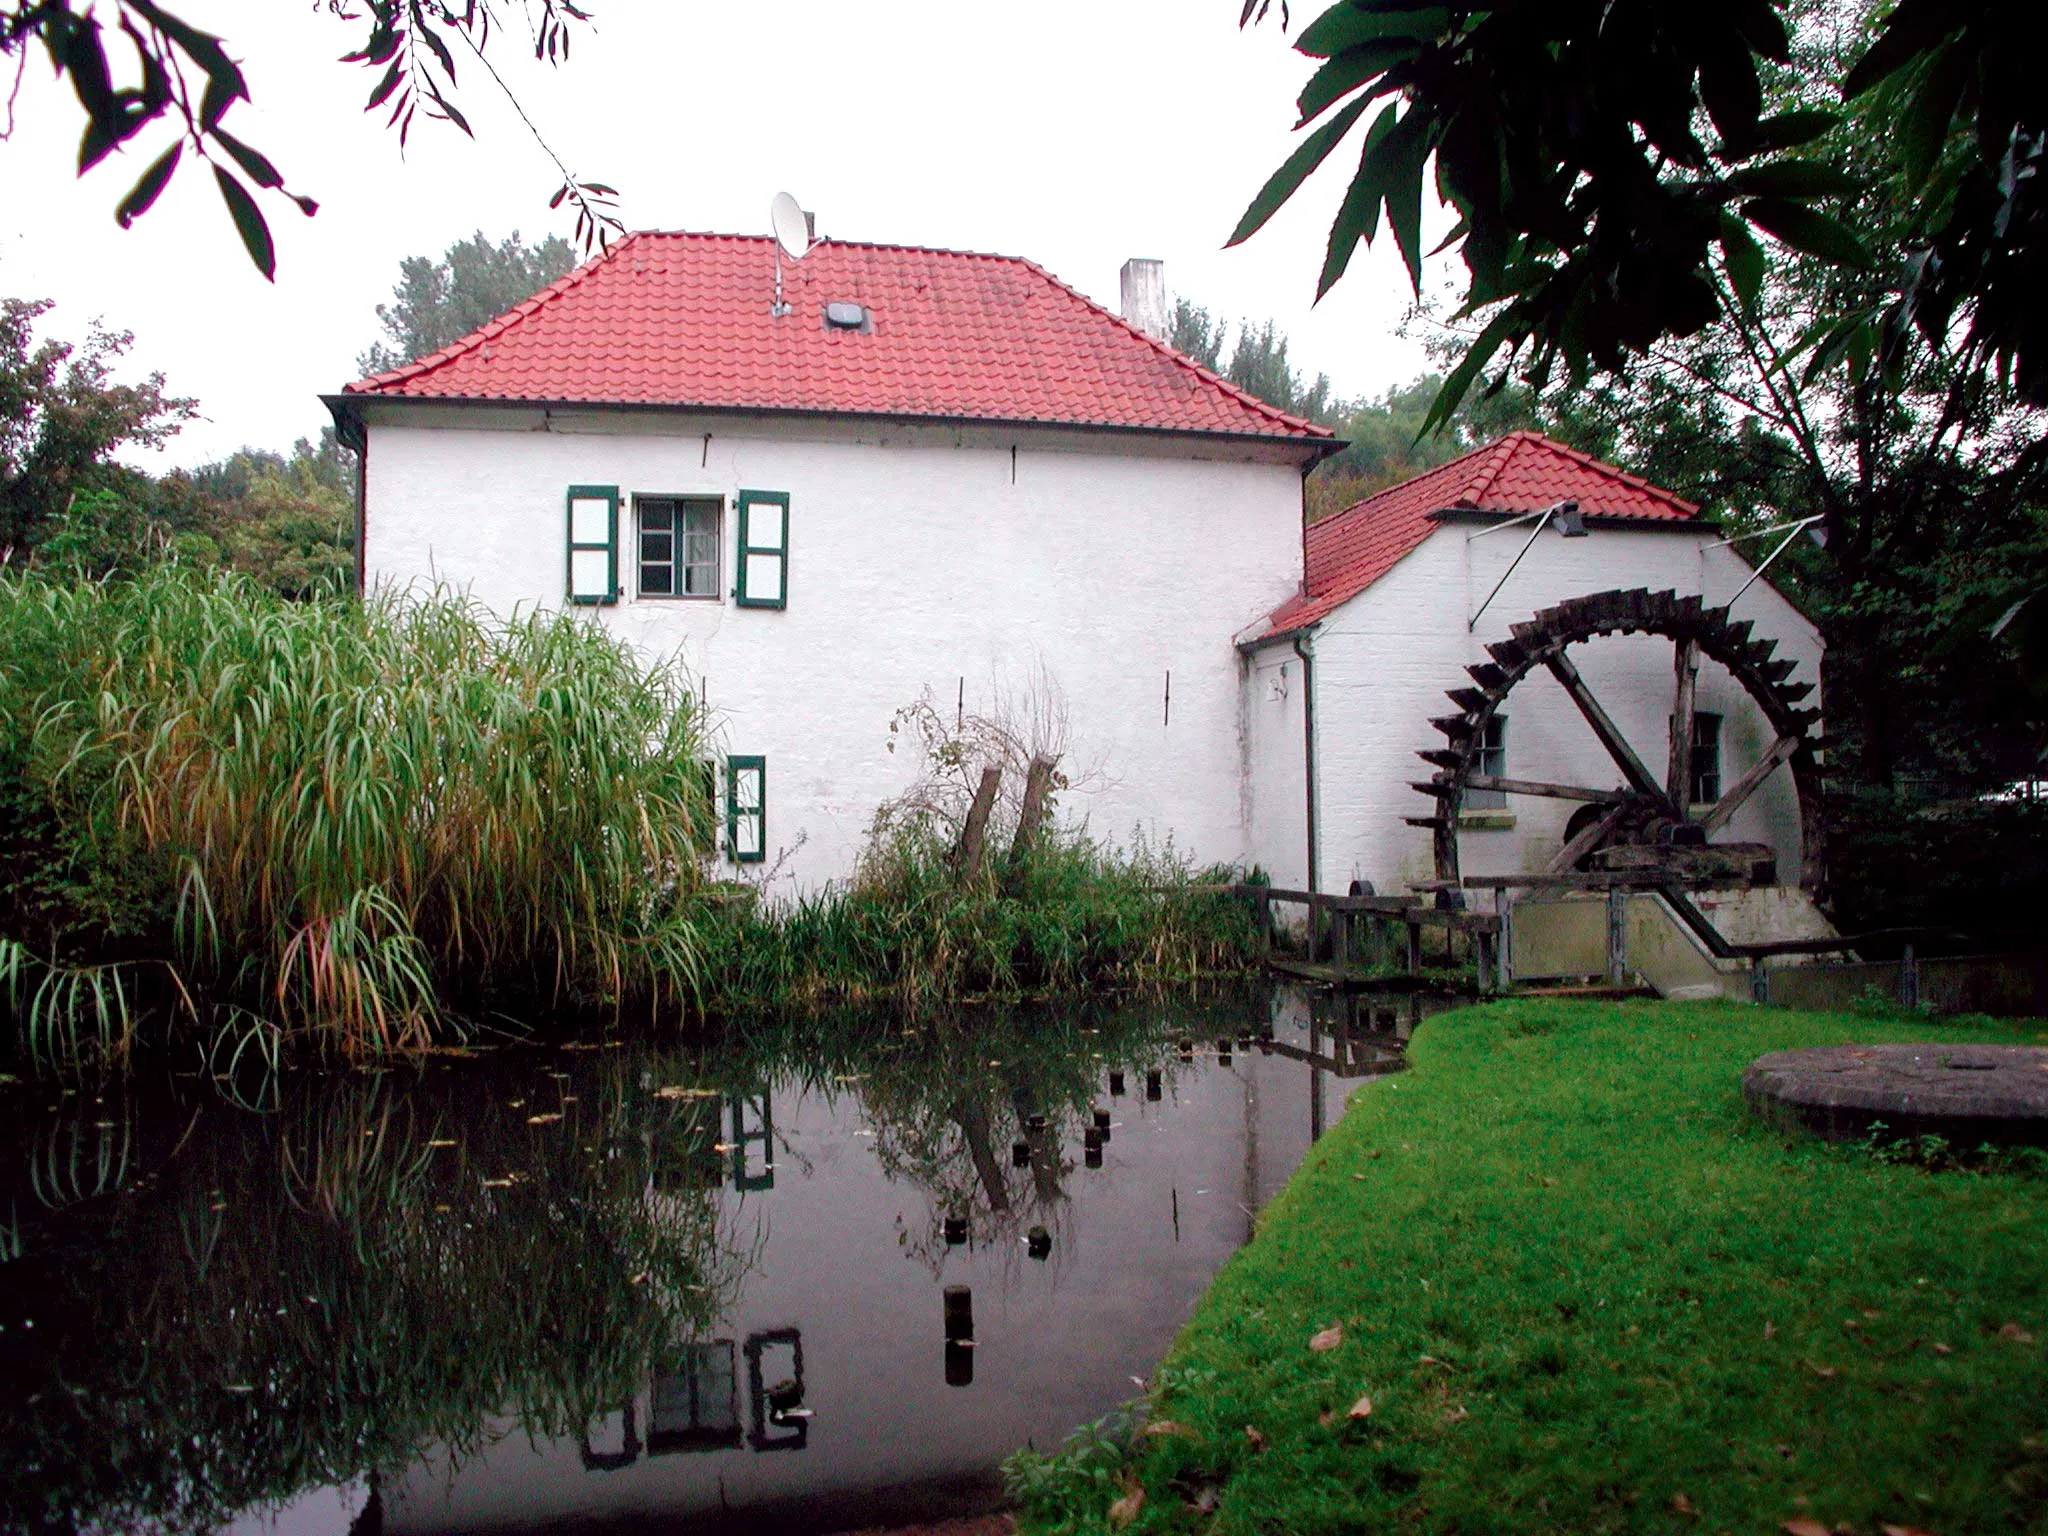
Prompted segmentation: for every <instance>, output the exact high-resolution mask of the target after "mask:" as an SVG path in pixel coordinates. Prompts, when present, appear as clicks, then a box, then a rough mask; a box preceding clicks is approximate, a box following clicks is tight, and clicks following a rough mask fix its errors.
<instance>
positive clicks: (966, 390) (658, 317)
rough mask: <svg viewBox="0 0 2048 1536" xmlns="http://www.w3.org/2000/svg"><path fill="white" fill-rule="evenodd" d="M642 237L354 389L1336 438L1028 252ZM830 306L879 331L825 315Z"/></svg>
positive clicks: (412, 395)
mask: <svg viewBox="0 0 2048 1536" xmlns="http://www.w3.org/2000/svg"><path fill="white" fill-rule="evenodd" d="M782 273H783V277H782V281H783V292H784V296H785V298H786V300H787V302H788V303H789V305H790V313H789V314H787V315H784V316H781V317H779V318H778V317H777V316H775V315H774V314H772V313H771V312H770V307H771V305H772V304H773V302H774V298H775V247H774V242H773V241H771V240H769V239H766V238H757V237H752V236H740V235H700V234H636V235H632V236H630V237H628V238H627V239H625V240H622V241H621V242H619V244H617V245H616V246H614V247H613V248H612V249H611V251H610V252H609V253H608V254H606V255H604V256H600V257H598V258H597V259H596V260H594V261H591V262H588V263H586V264H585V265H583V266H581V267H578V268H577V269H576V270H575V271H574V272H571V273H570V274H569V275H568V276H567V277H565V278H563V279H562V280H561V281H560V282H558V283H555V284H553V285H552V286H551V287H548V288H546V289H544V290H542V291H541V292H540V293H538V294H536V295H535V296H534V297H533V298H531V299H528V300H527V301H526V302H525V303H523V304H521V305H519V306H518V307H517V308H515V309H513V310H511V311H509V312H508V313H506V314H504V315H501V316H500V317H499V318H497V319H496V320H493V321H492V322H491V323H490V324H488V325H486V326H484V327H483V328H482V329H481V330H479V331H476V332H475V333H473V334H471V335H469V336H465V337H463V338H462V340H460V341H458V342H456V343H454V344H453V345H451V346H449V347H446V348H443V349H442V350H441V351H439V352H435V353H433V354H431V355H430V356H427V357H424V358H421V359H420V360H419V361H418V362H414V363H408V364H407V365H406V366H404V367H402V368H397V369H393V370H392V371H391V372H389V373H382V374H378V375H377V376H376V377H374V378H369V379H365V380H363V381H361V382H360V383H356V384H351V385H349V386H348V389H347V393H348V394H349V395H352V396H381V397H387V398H388V397H399V398H404V399H413V400H496V401H520V402H534V403H548V404H572V403H573V404H598V405H641V406H661V407H690V408H701V409H705V410H746V411H791V412H805V413H829V414H853V415H864V416H886V417H895V418H906V417H907V418H923V419H933V420H943V421H989V422H1004V423H1045V424H1052V425H1061V426H1080V427H1114V428H1135V429H1139V430H1149V431H1160V432H1193V433H1222V434H1229V435H1232V436H1253V437H1265V438H1282V439H1286V438H1295V439H1302V440H1305V441H1310V440H1319V441H1326V440H1328V439H1330V438H1331V436H1332V434H1331V432H1330V431H1329V429H1328V428H1326V427H1320V426H1317V425H1315V424H1314V423H1312V422H1308V421H1303V420H1301V419H1299V418H1298V417H1294V416H1290V415H1288V414H1286V413H1285V412H1284V411H1280V410H1278V409H1276V408H1275V407H1273V406H1271V405H1268V404H1267V403H1266V402H1264V401H1262V400H1259V399H1257V398H1256V397H1254V396H1252V395H1249V394H1247V393H1245V391H1243V390H1241V389H1239V388H1238V387H1237V386H1235V385H1234V384H1231V383H1229V382H1228V381H1226V380H1224V379H1222V378H1219V377H1218V376H1217V375H1215V374H1214V373H1212V372H1210V371H1209V370H1208V369H1206V368H1203V367H1201V366H1200V365H1199V364H1197V363H1195V362H1194V361H1193V360H1191V359H1189V358H1187V357H1184V356H1182V355H1181V354H1180V353H1178V352H1176V351H1174V350H1173V349H1172V348H1171V347H1169V346H1166V345H1165V344H1164V343H1162V342H1159V341H1156V340H1154V339H1153V338H1152V337H1150V336H1148V335H1146V334H1145V333H1144V332H1143V331H1140V330H1138V329H1137V328H1136V327H1135V326H1132V325H1130V324H1129V323H1127V322H1126V321H1124V320H1123V319H1122V318H1120V317H1119V316H1117V315H1114V314H1111V313H1110V312H1109V311H1108V310H1106V309H1103V308H1102V307H1101V306H1099V305H1097V304H1094V303H1092V302H1090V301H1089V300H1088V299H1087V298H1085V297H1083V296H1082V295H1081V294H1079V293H1077V292H1075V291H1074V290H1073V289H1072V288H1069V287H1068V286H1067V285H1066V284H1065V283H1062V282H1060V281H1059V280H1058V279H1057V278H1055V277H1054V276H1053V275H1052V274H1051V273H1049V272H1047V271H1045V270H1044V269H1043V268H1041V267H1038V266H1035V265H1033V264H1032V263H1031V262H1028V261H1023V260H1019V259H1018V258H1016V257H1012V256H983V255H974V254H970V253H967V252H961V251H933V250H923V249H919V248H916V247H911V246H897V245H860V244H853V243H850V242H846V241H839V240H824V241H820V242H819V244H818V245H817V246H816V247H815V248H814V249H813V250H812V251H811V252H810V254H809V255H807V256H806V257H804V259H803V260H801V261H794V262H793V261H788V260H785V261H784V262H783V263H782ZM827 304H857V305H862V306H865V308H866V310H867V314H868V320H869V323H868V325H867V326H866V327H865V328H863V329H860V330H841V329H835V328H833V327H830V326H828V325H827V324H826V323H825V306H826V305H827Z"/></svg>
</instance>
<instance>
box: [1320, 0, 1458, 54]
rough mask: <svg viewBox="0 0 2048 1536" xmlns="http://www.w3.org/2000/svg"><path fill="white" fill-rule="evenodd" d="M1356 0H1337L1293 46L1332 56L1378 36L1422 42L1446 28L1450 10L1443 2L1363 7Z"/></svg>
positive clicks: (1375, 40) (1448, 24) (1371, 40)
mask: <svg viewBox="0 0 2048 1536" xmlns="http://www.w3.org/2000/svg"><path fill="white" fill-rule="evenodd" d="M1369 3H1370V0H1367V4H1360V3H1357V0H1341V3H1340V4H1337V5H1333V6H1331V7H1330V8H1329V9H1328V10H1327V11H1325V12H1323V14H1322V15H1320V16H1318V17H1317V18H1316V19H1315V20H1314V21H1312V22H1310V23H1309V24H1308V26H1307V27H1306V28H1305V29H1304V30H1303V31H1302V34H1301V39H1300V41H1298V42H1297V43H1295V45H1294V46H1295V48H1296V50H1297V51H1299V52H1301V53H1305V54H1307V55H1308V56H1309V57H1310V58H1312V59H1329V58H1335V57H1336V56H1337V55H1338V54H1340V53H1342V52H1344V51H1345V50H1346V49H1347V48H1356V47H1358V46H1359V44H1361V43H1372V42H1378V41H1379V40H1380V39H1382V38H1401V39H1404V40H1407V41H1413V42H1422V41H1426V40H1427V39H1429V38H1433V37H1440V36H1442V35H1443V33H1444V32H1446V31H1447V30H1449V28H1450V24H1451V13H1450V12H1449V11H1448V10H1447V9H1445V8H1444V7H1443V6H1440V5H1434V6H1420V7H1406V6H1386V7H1377V6H1375V7H1372V8H1370V9H1368V8H1367V5H1368V4H1369Z"/></svg>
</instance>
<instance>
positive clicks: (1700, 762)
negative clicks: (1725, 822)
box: [1689, 714, 1721, 805]
mask: <svg viewBox="0 0 2048 1536" xmlns="http://www.w3.org/2000/svg"><path fill="white" fill-rule="evenodd" d="M1689 797H1690V799H1691V801H1692V803H1693V804H1694V805H1712V804H1713V803H1714V802H1715V801H1716V800H1718V799H1720V798H1721V717H1720V716H1719V715H1708V714H1695V715H1694V716H1693V717H1692V785H1691V787H1690V790H1689Z"/></svg>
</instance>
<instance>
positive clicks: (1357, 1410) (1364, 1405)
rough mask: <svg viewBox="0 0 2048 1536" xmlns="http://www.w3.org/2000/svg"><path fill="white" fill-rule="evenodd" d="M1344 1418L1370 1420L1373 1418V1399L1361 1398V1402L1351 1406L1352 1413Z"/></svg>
mask: <svg viewBox="0 0 2048 1536" xmlns="http://www.w3.org/2000/svg"><path fill="white" fill-rule="evenodd" d="M1344 1417H1345V1418H1347V1419H1369V1418H1371V1417H1372V1399H1371V1398H1369V1397H1361V1398H1360V1399H1359V1400H1358V1401H1357V1402H1355V1403H1353V1404H1352V1405H1351V1411H1350V1412H1349V1413H1347V1414H1345V1415H1344Z"/></svg>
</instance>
